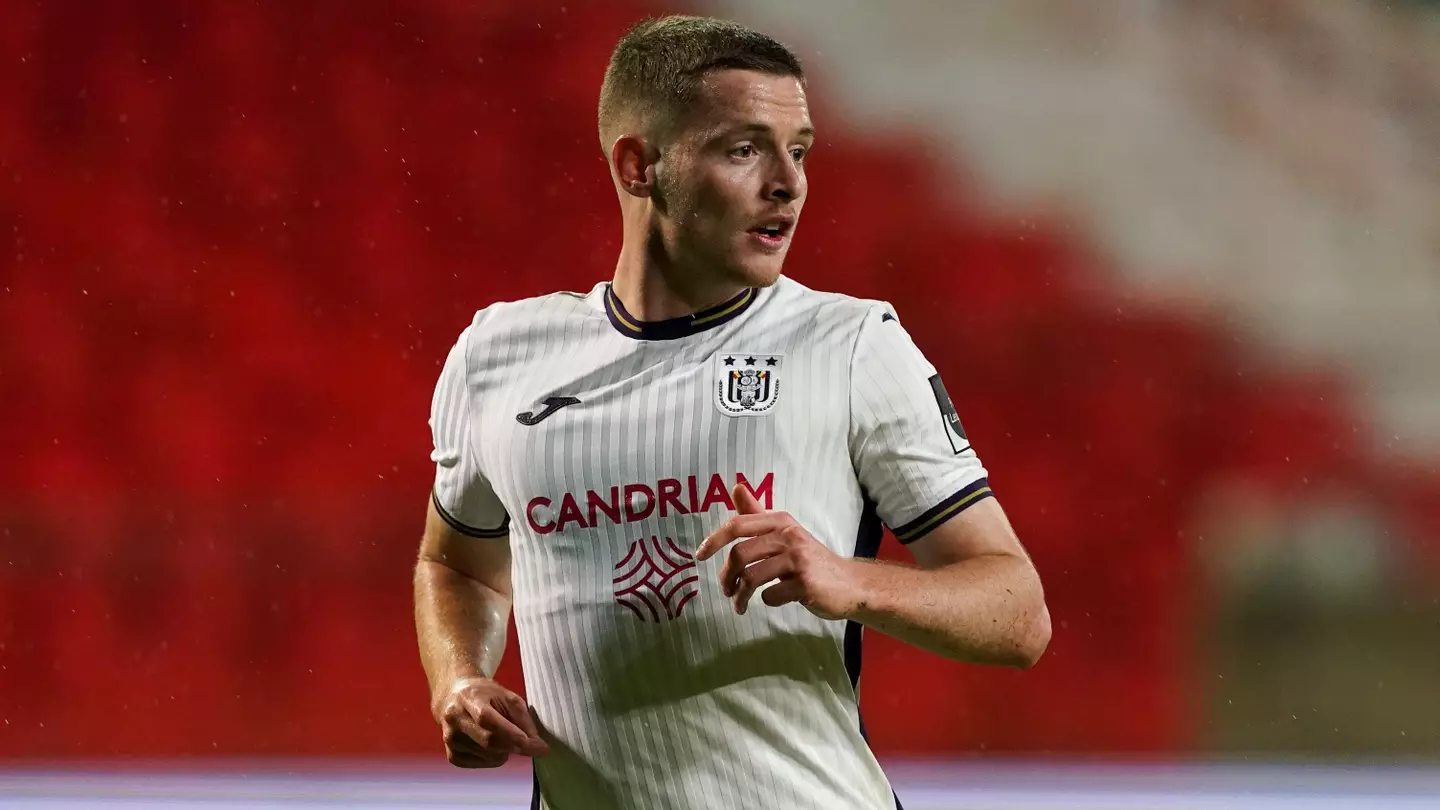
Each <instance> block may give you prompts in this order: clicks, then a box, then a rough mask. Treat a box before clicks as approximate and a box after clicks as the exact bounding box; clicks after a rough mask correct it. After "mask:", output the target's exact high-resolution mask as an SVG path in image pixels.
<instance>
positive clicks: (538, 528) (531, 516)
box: [525, 498, 555, 534]
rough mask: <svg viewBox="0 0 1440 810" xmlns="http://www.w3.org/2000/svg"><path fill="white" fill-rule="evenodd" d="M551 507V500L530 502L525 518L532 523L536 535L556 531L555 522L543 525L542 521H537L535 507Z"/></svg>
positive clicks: (541, 499) (544, 499)
mask: <svg viewBox="0 0 1440 810" xmlns="http://www.w3.org/2000/svg"><path fill="white" fill-rule="evenodd" d="M549 505H550V499H549V498H536V499H535V500H533V501H531V502H530V505H529V506H526V507H525V517H526V519H527V520H529V521H530V528H532V529H534V530H535V533H536V534H549V533H550V532H553V531H555V523H554V522H553V521H552V522H550V523H541V522H540V521H538V520H536V519H535V507H537V506H541V507H544V506H549Z"/></svg>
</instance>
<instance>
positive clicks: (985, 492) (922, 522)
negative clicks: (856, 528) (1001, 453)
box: [891, 478, 995, 543]
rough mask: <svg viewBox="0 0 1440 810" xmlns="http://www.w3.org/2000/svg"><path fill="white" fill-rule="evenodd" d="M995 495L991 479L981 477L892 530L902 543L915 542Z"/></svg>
mask: <svg viewBox="0 0 1440 810" xmlns="http://www.w3.org/2000/svg"><path fill="white" fill-rule="evenodd" d="M993 497H995V493H994V492H991V491H990V481H989V479H986V478H981V479H980V480H978V481H975V482H973V483H971V484H969V485H968V486H966V487H965V488H964V489H961V490H960V491H959V492H956V493H955V494H954V495H951V496H950V497H948V498H946V499H945V500H943V501H941V502H940V503H937V504H935V505H934V506H932V507H930V508H929V509H927V510H925V512H924V514H922V515H920V517H917V518H915V519H914V520H912V521H910V522H909V523H906V524H905V525H903V526H897V527H895V528H894V529H892V530H891V531H893V532H894V533H895V538H896V539H897V540H899V541H900V542H901V543H913V542H915V541H916V540H919V539H920V538H922V537H924V536H925V535H927V534H929V533H930V532H932V531H934V530H935V529H936V528H938V527H939V526H940V525H941V524H943V523H944V522H945V521H947V520H949V519H950V518H953V517H955V516H956V515H958V514H960V513H961V512H964V511H965V510H966V509H969V508H970V507H971V506H974V505H975V504H977V503H979V502H980V501H983V500H985V499H986V498H993Z"/></svg>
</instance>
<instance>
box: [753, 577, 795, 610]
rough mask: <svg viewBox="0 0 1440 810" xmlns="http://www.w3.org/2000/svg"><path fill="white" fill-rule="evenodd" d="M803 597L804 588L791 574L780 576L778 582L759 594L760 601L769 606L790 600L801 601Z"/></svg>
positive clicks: (787, 602)
mask: <svg viewBox="0 0 1440 810" xmlns="http://www.w3.org/2000/svg"><path fill="white" fill-rule="evenodd" d="M804 599H805V589H804V587H803V586H802V585H801V584H800V580H799V578H797V577H793V576H786V577H781V578H780V581H779V582H777V583H775V584H774V585H771V586H770V587H768V588H766V589H765V591H764V592H763V593H761V594H760V601H761V602H764V603H765V604H767V605H769V606H770V607H780V606H781V605H788V604H790V603H791V602H801V603H803V602H804Z"/></svg>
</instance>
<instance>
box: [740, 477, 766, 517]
mask: <svg viewBox="0 0 1440 810" xmlns="http://www.w3.org/2000/svg"><path fill="white" fill-rule="evenodd" d="M734 498H735V511H736V512H739V513H740V514H742V515H758V514H760V513H761V512H764V511H765V508H764V507H763V506H761V505H760V501H759V500H757V499H756V498H755V494H754V493H752V492H751V491H750V488H749V487H747V486H745V485H744V484H736V485H735V492H734Z"/></svg>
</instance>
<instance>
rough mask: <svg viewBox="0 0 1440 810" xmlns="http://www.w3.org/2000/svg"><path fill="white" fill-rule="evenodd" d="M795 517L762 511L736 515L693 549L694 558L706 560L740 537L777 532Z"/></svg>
mask: <svg viewBox="0 0 1440 810" xmlns="http://www.w3.org/2000/svg"><path fill="white" fill-rule="evenodd" d="M794 522H795V519H794V518H792V517H790V515H788V514H786V513H784V512H762V513H760V514H758V515H736V516H735V517H732V518H730V519H729V520H727V521H725V522H724V523H722V524H720V528H718V529H716V530H715V532H714V533H713V534H711V535H710V536H709V537H707V538H705V540H704V541H703V542H701V543H700V546H699V547H698V548H696V549H695V559H697V560H707V559H709V558H710V557H713V556H714V555H715V553H716V552H718V551H719V550H720V549H722V548H724V547H725V546H727V545H729V544H731V543H733V542H735V541H736V540H739V539H740V538H742V537H758V536H759V535H762V534H768V533H770V532H777V531H780V530H781V529H783V528H785V527H786V526H789V525H790V524H792V523H794Z"/></svg>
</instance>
